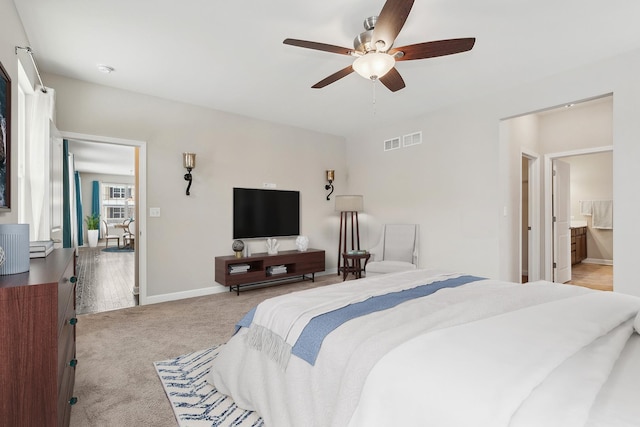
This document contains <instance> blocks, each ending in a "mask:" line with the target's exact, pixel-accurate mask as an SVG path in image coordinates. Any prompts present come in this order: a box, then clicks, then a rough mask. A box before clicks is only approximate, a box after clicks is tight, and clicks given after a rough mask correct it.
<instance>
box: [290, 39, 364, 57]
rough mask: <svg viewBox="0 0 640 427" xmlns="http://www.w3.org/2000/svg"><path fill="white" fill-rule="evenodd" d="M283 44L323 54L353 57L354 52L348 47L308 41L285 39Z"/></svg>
mask: <svg viewBox="0 0 640 427" xmlns="http://www.w3.org/2000/svg"><path fill="white" fill-rule="evenodd" d="M282 43H284V44H288V45H291V46H298V47H304V48H307V49H315V50H321V51H323V52H330V53H339V54H341V55H351V52H353V49H347V48H346V47H340V46H334V45H332V44H325V43H317V42H310V41H306V40H296V39H285V40H284V41H283V42H282Z"/></svg>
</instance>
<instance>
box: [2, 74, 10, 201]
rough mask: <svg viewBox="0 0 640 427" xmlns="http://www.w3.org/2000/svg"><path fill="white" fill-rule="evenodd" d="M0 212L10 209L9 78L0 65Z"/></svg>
mask: <svg viewBox="0 0 640 427" xmlns="http://www.w3.org/2000/svg"><path fill="white" fill-rule="evenodd" d="M0 142H1V144H0V211H7V210H10V209H11V78H10V77H9V74H8V73H7V71H6V70H5V69H4V67H3V66H2V63H0Z"/></svg>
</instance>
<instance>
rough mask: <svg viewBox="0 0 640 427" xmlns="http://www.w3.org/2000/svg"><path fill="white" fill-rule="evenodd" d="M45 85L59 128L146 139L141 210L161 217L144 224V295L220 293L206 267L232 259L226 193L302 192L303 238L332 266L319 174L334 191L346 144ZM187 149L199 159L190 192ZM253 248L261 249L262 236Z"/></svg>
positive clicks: (331, 220)
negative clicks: (332, 174) (51, 92)
mask: <svg viewBox="0 0 640 427" xmlns="http://www.w3.org/2000/svg"><path fill="white" fill-rule="evenodd" d="M44 80H45V81H46V82H47V85H48V86H51V87H53V88H55V89H56V97H57V102H56V104H57V127H58V129H60V130H61V131H66V132H77V133H82V134H90V135H102V136H109V137H114V138H125V139H133V140H141V141H146V142H147V206H148V207H159V208H161V217H160V218H149V217H148V218H147V230H146V236H147V239H148V240H147V242H148V246H147V248H148V258H147V259H148V269H147V270H148V272H147V282H148V285H147V294H148V296H150V297H159V296H160V297H162V296H165V295H167V294H171V293H177V292H183V294H182V295H185V294H184V292H186V293H187V295H188V292H190V291H193V292H195V293H194V294H197V293H198V292H201V291H203V292H207V291H216V290H223V289H224V288H222V286H221V285H218V284H216V283H215V282H214V278H213V267H214V257H216V256H219V255H230V254H232V251H231V243H232V240H233V239H232V236H231V228H232V211H231V208H232V188H233V187H250V188H260V187H262V185H263V183H267V182H268V183H275V184H276V185H277V188H279V189H287V190H299V191H300V192H301V194H300V196H301V232H302V233H303V234H305V235H307V236H309V239H310V246H311V247H314V248H320V249H325V250H327V269H328V270H331V269H335V265H336V262H337V257H336V255H335V254H334V251H333V250H332V248H333V247H334V246H335V247H337V246H338V242H337V240H338V230H337V225H336V223H337V222H336V218H337V215H336V214H335V213H334V211H333V209H334V205H333V200H332V201H330V202H329V201H327V200H326V192H325V190H324V185H325V183H326V182H325V170H326V169H335V171H336V181H335V186H336V193H337V194H341V193H342V192H343V190H344V189H345V187H346V184H345V183H346V161H345V142H344V139H342V138H339V137H336V136H330V135H323V134H319V133H315V132H310V131H306V130H302V129H297V128H292V127H287V126H281V125H276V124H273V123H267V122H263V121H258V120H253V119H249V118H246V117H241V116H237V115H233V114H227V113H224V112H220V111H214V110H209V109H205V108H200V107H196V106H191V105H186V104H181V103H177V102H172V101H167V100H162V99H159V98H154V97H151V96H145V95H139V94H135V93H133V92H128V91H122V90H116V89H111V88H108V87H105V86H98V85H94V84H88V83H84V82H80V81H77V80H73V79H68V78H64V77H60V76H56V75H45V76H44ZM184 151H193V152H195V153H196V154H197V162H196V168H195V169H194V170H193V172H192V174H193V185H192V186H191V195H190V196H186V195H185V189H186V185H187V183H186V181H185V180H184V179H183V175H184V174H185V172H186V170H185V169H184V168H183V167H182V152H184ZM141 214H143V213H141ZM281 242H282V244H281V246H280V249H281V250H285V249H295V239H294V238H291V239H281ZM250 245H251V250H252V252H264V251H265V248H264V242H263V240H258V241H252V242H250ZM221 288H222V289H221Z"/></svg>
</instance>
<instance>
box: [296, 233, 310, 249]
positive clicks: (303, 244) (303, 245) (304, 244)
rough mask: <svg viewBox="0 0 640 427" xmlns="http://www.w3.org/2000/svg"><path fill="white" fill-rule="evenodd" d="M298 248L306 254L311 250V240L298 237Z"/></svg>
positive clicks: (305, 237)
mask: <svg viewBox="0 0 640 427" xmlns="http://www.w3.org/2000/svg"><path fill="white" fill-rule="evenodd" d="M296 246H297V247H298V251H300V252H305V251H306V250H307V249H309V238H308V237H307V236H298V238H296Z"/></svg>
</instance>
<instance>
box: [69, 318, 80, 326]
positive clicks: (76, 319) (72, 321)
mask: <svg viewBox="0 0 640 427" xmlns="http://www.w3.org/2000/svg"><path fill="white" fill-rule="evenodd" d="M76 323H78V318H77V317H72V318H71V319H69V324H70V325H75V324H76Z"/></svg>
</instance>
